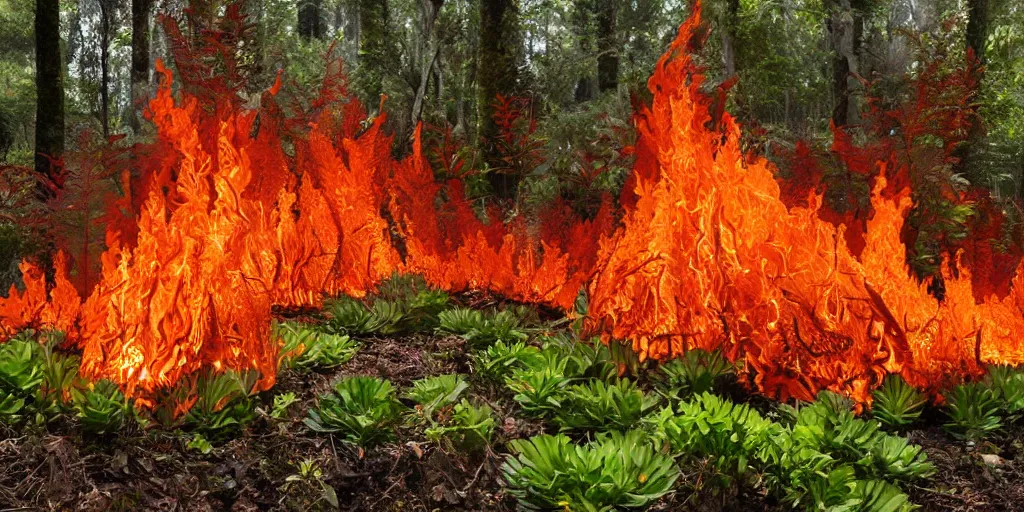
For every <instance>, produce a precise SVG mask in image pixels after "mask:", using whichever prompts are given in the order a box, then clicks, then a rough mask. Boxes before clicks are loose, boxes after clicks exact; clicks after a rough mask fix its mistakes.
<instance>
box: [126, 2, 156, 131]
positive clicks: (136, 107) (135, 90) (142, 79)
mask: <svg viewBox="0 0 1024 512" xmlns="http://www.w3.org/2000/svg"><path fill="white" fill-rule="evenodd" d="M152 5H153V0H132V115H131V116H129V119H130V120H131V126H132V130H133V131H134V132H136V133H138V131H139V127H140V119H139V116H140V114H141V112H142V103H143V102H144V101H145V100H146V98H148V97H149V10H150V7H151V6H152Z"/></svg>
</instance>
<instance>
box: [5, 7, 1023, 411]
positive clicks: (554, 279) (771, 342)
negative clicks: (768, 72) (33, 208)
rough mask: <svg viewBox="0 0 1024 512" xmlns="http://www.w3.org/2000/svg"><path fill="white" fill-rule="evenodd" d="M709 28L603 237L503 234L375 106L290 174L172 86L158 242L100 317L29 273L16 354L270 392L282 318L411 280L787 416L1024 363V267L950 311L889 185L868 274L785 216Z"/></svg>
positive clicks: (817, 230) (126, 267)
mask: <svg viewBox="0 0 1024 512" xmlns="http://www.w3.org/2000/svg"><path fill="white" fill-rule="evenodd" d="M699 22H700V18H699V13H697V14H695V15H694V16H693V17H691V19H690V20H688V21H687V22H686V24H684V26H683V27H682V29H681V30H680V35H679V37H678V38H677V39H676V41H675V42H674V43H673V45H672V47H671V48H670V49H669V51H668V52H667V53H666V54H665V56H663V57H662V59H661V61H660V62H659V63H658V66H657V69H656V70H655V72H654V74H653V76H652V77H651V79H650V82H649V88H650V90H651V92H652V93H653V102H652V104H651V105H650V106H648V107H644V108H642V109H641V111H640V112H638V113H637V114H636V116H635V125H636V127H637V130H638V141H637V144H636V148H635V151H636V163H635V166H634V169H633V174H632V176H631V178H630V180H629V181H628V183H627V186H626V188H625V189H624V191H623V198H622V201H621V203H622V205H623V206H622V207H623V210H624V211H623V212H622V216H621V221H619V222H616V221H615V220H614V218H615V217H614V215H613V212H612V207H611V202H610V201H608V202H606V204H605V205H604V206H603V207H602V208H601V209H600V211H599V213H598V214H597V215H596V216H595V217H594V218H593V219H591V220H580V219H577V218H574V217H573V216H572V215H570V214H568V213H566V210H567V208H564V207H562V206H560V205H556V206H554V207H552V208H551V211H550V212H548V214H546V215H544V216H543V219H544V220H543V221H542V222H539V223H531V222H528V221H526V220H524V219H522V218H521V217H520V218H517V219H516V220H514V221H512V222H510V223H501V222H498V221H492V222H484V221H481V220H480V219H479V218H478V217H477V215H476V214H475V213H474V211H473V210H472V208H471V207H470V204H469V202H468V201H467V200H466V198H465V194H464V192H463V189H462V183H461V181H459V180H458V179H453V180H450V181H447V182H444V183H438V182H437V180H436V179H435V177H434V172H433V170H432V169H431V168H430V166H429V164H428V162H427V159H426V158H425V157H424V155H423V152H422V149H421V144H420V136H419V132H418V131H417V134H416V139H415V142H414V149H413V153H412V155H411V156H409V157H407V158H404V159H402V160H395V159H393V158H392V157H391V145H392V141H391V139H390V138H389V137H388V136H387V135H385V134H384V133H383V131H382V123H383V120H384V117H383V115H382V116H380V117H378V118H377V119H376V120H375V121H374V122H373V123H372V125H371V126H370V127H369V128H368V129H367V130H365V131H364V132H363V133H360V134H358V136H357V133H356V132H357V129H358V123H355V122H353V120H352V119H351V114H352V113H353V112H356V111H359V110H360V109H359V108H358V107H354V108H346V109H345V112H344V116H345V118H344V119H343V120H342V122H340V123H339V122H336V120H335V119H333V118H330V117H329V115H327V114H325V115H324V116H323V117H322V118H320V119H316V120H314V121H315V122H313V123H311V127H310V129H309V131H308V134H306V137H305V138H304V140H303V141H302V143H301V144H296V145H295V154H294V156H289V155H286V154H285V152H284V150H283V149H282V138H281V135H280V130H281V127H279V126H277V125H275V123H273V122H269V121H267V120H264V121H263V123H262V125H263V126H262V127H261V128H259V129H257V130H254V123H256V122H258V121H257V119H258V118H257V112H255V111H252V110H244V109H234V110H233V111H230V112H228V113H227V114H225V115H214V114H211V113H209V112H206V111H204V110H202V109H200V108H198V107H197V101H196V99H195V98H192V97H190V96H189V94H188V93H185V92H182V93H181V95H180V96H181V98H180V101H178V102H175V100H174V98H173V97H172V93H171V76H170V73H169V72H168V71H167V70H166V69H164V68H163V66H162V65H160V64H158V71H160V72H161V73H162V74H163V75H164V79H163V81H162V85H161V87H160V90H159V92H158V94H157V96H156V98H155V99H153V100H152V101H151V102H150V105H149V111H150V118H151V120H152V122H153V123H154V124H155V126H156V128H157V133H158V140H157V141H156V142H155V143H153V146H152V148H153V149H154V151H158V152H159V153H157V154H159V155H160V157H159V158H152V159H151V161H149V162H147V163H145V164H144V166H145V167H146V169H145V171H146V173H147V175H148V176H149V177H150V178H149V179H148V180H147V181H146V183H147V185H146V190H145V192H144V193H143V194H140V195H138V197H140V198H141V204H140V205H139V207H138V208H137V214H136V218H135V224H136V225H135V226H130V227H127V228H125V227H114V226H111V227H110V228H108V232H107V234H106V240H107V247H108V249H107V251H106V252H105V253H104V254H103V257H102V277H101V279H100V281H99V283H98V284H96V286H95V287H93V289H92V291H91V293H90V294H89V296H88V298H87V299H86V300H85V301H84V302H82V301H81V299H80V298H79V295H78V293H77V292H76V290H75V287H74V286H72V285H71V283H70V281H69V279H68V265H67V258H66V257H64V256H63V255H58V257H57V258H56V260H55V264H56V268H57V270H58V274H57V276H56V286H55V287H53V288H52V289H51V290H50V291H49V292H47V289H46V283H45V277H44V275H43V272H42V271H41V270H40V269H38V268H36V267H34V266H33V265H31V264H28V263H24V264H23V265H22V272H23V274H24V280H25V285H26V288H25V290H24V291H23V292H19V291H18V290H16V289H13V288H12V290H11V293H10V296H9V298H7V299H0V337H9V336H11V335H13V334H14V333H15V332H17V331H18V330H21V329H23V328H27V327H33V328H43V327H49V328H56V329H60V330H62V331H64V332H66V333H67V334H68V340H69V343H72V344H76V345H78V346H79V347H80V348H81V349H82V352H83V359H82V360H83V363H82V372H83V374H85V375H86V376H88V377H90V378H94V379H101V378H106V379H111V380H113V381H115V382H117V383H118V384H120V385H121V386H122V388H124V390H125V391H126V393H128V394H131V395H134V396H139V397H145V396H147V395H150V394H151V393H153V392H154V391H156V390H158V389H160V388H161V387H165V386H170V385H173V384H175V383H176V382H178V381H179V380H180V379H181V378H182V377H183V376H186V375H189V374H192V373H194V372H196V371H198V370H199V369H201V368H204V367H213V368H215V369H221V368H234V369H255V370H258V371H259V372H260V374H261V375H262V380H261V381H260V383H259V384H258V387H259V388H261V389H266V388H268V387H270V386H271V385H273V383H274V378H275V372H276V362H277V351H278V346H277V342H276V340H272V339H271V333H270V322H271V316H272V315H271V307H272V306H274V305H281V306H316V305H318V303H319V301H320V298H321V297H322V296H324V295H325V294H339V293H344V294H348V295H353V296H362V295H364V294H365V293H367V292H369V291H371V290H372V289H373V288H374V286H375V285H376V284H377V283H379V282H380V281H381V280H382V279H384V278H386V277H388V276H390V275H391V274H392V273H394V272H401V273H416V274H421V275H423V276H424V277H425V279H426V280H427V281H428V282H429V283H431V284H432V285H435V286H437V287H440V288H443V289H445V290H449V291H462V290H469V289H478V290H488V291H490V292H493V293H497V294H501V295H503V296H505V297H507V298H510V299H514V300H518V301H522V302H528V303H543V304H547V305H551V306H556V307H559V308H563V309H569V308H571V306H572V304H573V302H574V300H575V298H576V296H577V293H578V291H579V290H580V289H581V288H585V289H586V290H587V292H588V295H589V298H590V305H589V312H588V317H587V318H586V327H587V330H588V331H589V332H590V333H591V334H594V335H599V336H601V337H602V338H603V339H604V340H605V341H606V342H618V341H617V340H625V341H624V342H627V343H631V345H632V348H633V350H634V351H635V352H636V353H637V354H639V356H640V358H641V359H647V358H653V359H665V358H670V357H673V356H675V355H678V354H680V353H682V352H684V351H685V350H687V349H689V348H693V347H701V348H706V349H714V348H720V349H722V350H723V351H724V352H725V353H726V354H727V355H728V356H729V357H730V358H732V359H734V360H742V361H743V362H744V365H745V368H746V369H747V373H748V374H749V375H750V376H751V383H752V384H753V385H754V386H756V387H757V388H758V389H759V390H761V391H762V392H764V393H767V394H769V395H773V396H779V397H796V398H801V399H809V398H811V397H812V396H813V394H814V393H815V392H816V391H817V390H819V389H825V388H827V389H831V390H834V391H838V392H843V393H846V394H848V395H850V396H852V397H854V398H855V399H857V400H859V401H862V402H864V401H867V400H868V399H869V393H870V390H871V389H873V388H874V387H875V386H877V385H878V384H879V383H880V382H881V380H882V378H883V377H884V376H885V375H886V374H888V373H899V374H901V375H903V377H904V378H906V379H907V381H908V382H910V383H912V384H914V385H917V386H919V387H921V388H924V389H931V390H935V389H937V386H939V385H941V384H944V383H948V382H950V381H951V380H956V379H962V378H964V377H966V376H970V375H975V374H978V373H980V372H981V371H982V367H983V365H984V364H987V363H1020V362H1024V348H1022V346H1021V344H1019V343H1018V341H1017V336H1018V335H1019V334H1021V333H1024V314H1022V311H1024V282H1021V281H1022V279H1024V278H1022V277H1021V275H1022V274H1024V269H1018V271H1017V274H1016V275H1017V277H1016V278H1015V279H1014V283H1013V285H1014V286H1012V288H1011V289H1010V290H1011V291H1010V293H1009V294H1008V295H1006V296H1005V297H1004V298H1001V299H1000V298H997V297H995V296H992V297H987V298H984V300H982V301H980V302H979V301H976V300H975V297H974V294H973V293H974V292H973V289H972V284H971V277H970V274H969V272H968V271H967V270H966V269H959V271H958V272H952V268H953V267H955V265H956V262H952V263H948V264H947V265H946V266H945V274H944V275H945V289H946V293H945V297H944V298H943V300H942V301H939V300H937V299H936V298H935V297H933V296H932V295H931V294H929V293H928V290H927V283H922V282H919V281H918V280H917V279H915V278H914V277H912V276H911V274H910V271H909V269H908V268H907V265H906V263H905V262H906V249H905V246H904V244H903V243H902V242H901V240H900V231H901V229H902V227H903V223H904V219H905V217H906V214H907V211H908V209H909V208H910V206H911V201H910V197H909V192H908V191H907V190H899V191H896V192H893V193H883V190H885V188H886V183H885V178H883V177H879V178H878V179H877V182H876V184H875V192H874V194H873V195H872V200H871V202H872V206H873V211H874V215H873V217H872V218H871V219H870V220H868V222H867V230H866V233H865V235H864V248H863V250H861V251H860V253H859V255H855V254H854V252H853V251H851V250H850V249H849V248H848V247H847V242H846V237H845V236H844V228H843V227H842V226H840V227H836V226H834V225H833V224H831V223H829V222H826V221H824V220H822V219H821V218H820V217H819V209H820V208H821V207H822V199H821V197H820V196H817V195H813V194H811V195H810V196H809V197H808V200H807V202H808V205H807V206H806V207H787V205H786V204H784V203H783V201H782V200H781V199H780V188H779V185H778V183H777V182H776V179H775V176H774V173H773V169H772V167H771V166H770V164H769V163H768V162H767V161H766V160H764V159H763V158H760V157H753V156H744V155H743V154H742V152H741V150H740V147H739V138H740V130H739V127H738V126H737V124H736V123H735V122H734V120H733V119H732V117H731V116H729V114H727V113H726V114H723V115H722V116H721V119H720V120H719V121H717V122H712V114H711V113H710V110H711V105H712V100H711V99H710V98H708V97H707V96H706V95H704V94H702V93H701V92H700V90H699V89H700V87H701V84H702V77H701V76H700V75H699V73H698V71H697V69H696V67H695V66H694V64H693V63H692V61H691V59H690V56H689V55H688V54H687V53H686V51H685V47H686V45H687V43H688V41H689V40H690V37H691V35H692V33H693V31H694V29H695V27H697V26H698V24H699ZM278 87H279V85H278V86H275V87H274V88H273V89H272V91H270V92H269V94H271V95H273V93H276V91H277V88H278ZM353 104H354V102H353V103H351V104H350V105H353ZM264 115H268V114H264ZM254 133H255V134H257V135H256V136H253V135H252V134H254ZM878 165H884V164H878ZM885 174H886V173H884V172H883V173H880V175H885ZM490 217H491V218H492V219H498V218H500V215H499V213H498V212H497V211H494V212H492V215H490Z"/></svg>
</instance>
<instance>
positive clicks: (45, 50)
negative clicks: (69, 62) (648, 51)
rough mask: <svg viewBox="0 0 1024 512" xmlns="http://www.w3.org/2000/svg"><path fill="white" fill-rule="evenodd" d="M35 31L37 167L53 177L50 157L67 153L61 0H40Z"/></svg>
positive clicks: (57, 156)
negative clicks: (61, 46)
mask: <svg viewBox="0 0 1024 512" xmlns="http://www.w3.org/2000/svg"><path fill="white" fill-rule="evenodd" d="M35 31H36V155H35V168H36V171H37V172H39V173H40V174H41V175H43V176H49V177H50V178H51V179H52V178H56V169H55V168H54V166H53V165H51V163H50V158H60V157H61V155H62V154H63V153H64V82H63V79H62V77H61V68H62V67H63V65H62V63H63V59H62V58H61V53H60V3H59V2H58V1H57V0H36V19H35ZM55 181H56V180H55ZM58 185H59V183H58ZM41 193H42V194H44V195H45V194H47V192H44V191H41Z"/></svg>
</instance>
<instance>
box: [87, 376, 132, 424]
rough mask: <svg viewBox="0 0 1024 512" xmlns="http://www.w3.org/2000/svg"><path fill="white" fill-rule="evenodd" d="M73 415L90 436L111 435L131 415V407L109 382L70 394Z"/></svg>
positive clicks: (92, 385)
mask: <svg viewBox="0 0 1024 512" xmlns="http://www.w3.org/2000/svg"><path fill="white" fill-rule="evenodd" d="M72 394H73V396H74V399H73V403H74V408H75V413H76V414H75V415H76V417H77V418H78V423H79V424H80V425H81V426H82V429H83V430H85V431H86V432H89V433H91V434H111V433H114V432H117V431H118V430H120V429H121V427H122V426H124V424H125V422H126V420H127V419H128V418H130V417H131V415H132V412H133V411H132V405H131V403H130V402H129V401H128V400H127V399H126V398H125V396H124V394H122V393H121V390H120V389H118V387H117V385H116V384H114V383H113V382H111V381H109V380H101V381H99V382H97V383H95V384H90V385H89V386H88V387H86V388H85V389H83V390H78V389H75V390H74V391H73V392H72Z"/></svg>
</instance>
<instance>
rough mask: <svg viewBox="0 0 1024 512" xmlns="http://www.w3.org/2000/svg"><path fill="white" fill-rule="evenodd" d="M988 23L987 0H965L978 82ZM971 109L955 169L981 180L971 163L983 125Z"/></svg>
mask: <svg viewBox="0 0 1024 512" xmlns="http://www.w3.org/2000/svg"><path fill="white" fill-rule="evenodd" d="M988 25H989V15H988V0H967V33H966V36H967V37H966V39H967V41H966V42H967V50H968V52H970V53H972V54H973V55H974V58H975V61H974V63H975V66H976V67H975V69H974V72H975V73H976V78H977V79H978V83H979V84H980V83H981V80H982V79H983V78H984V71H985V68H984V65H985V45H986V42H987V41H988ZM971 111H972V114H973V115H972V116H971V120H970V123H969V124H968V126H967V139H966V140H965V141H964V142H963V143H962V144H961V145H960V146H959V147H958V148H957V149H956V156H957V157H958V158H959V159H960V163H959V164H958V165H957V167H958V169H957V170H958V171H959V172H960V173H963V174H964V175H966V176H968V178H969V179H971V180H972V181H981V180H982V179H983V178H982V177H981V176H978V173H980V172H981V171H982V169H978V168H976V167H977V166H974V165H972V163H973V160H974V158H975V156H977V153H978V146H979V145H980V142H981V138H982V137H983V135H984V126H983V125H982V120H981V118H980V116H979V115H978V107H977V105H976V104H975V106H973V107H971Z"/></svg>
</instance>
